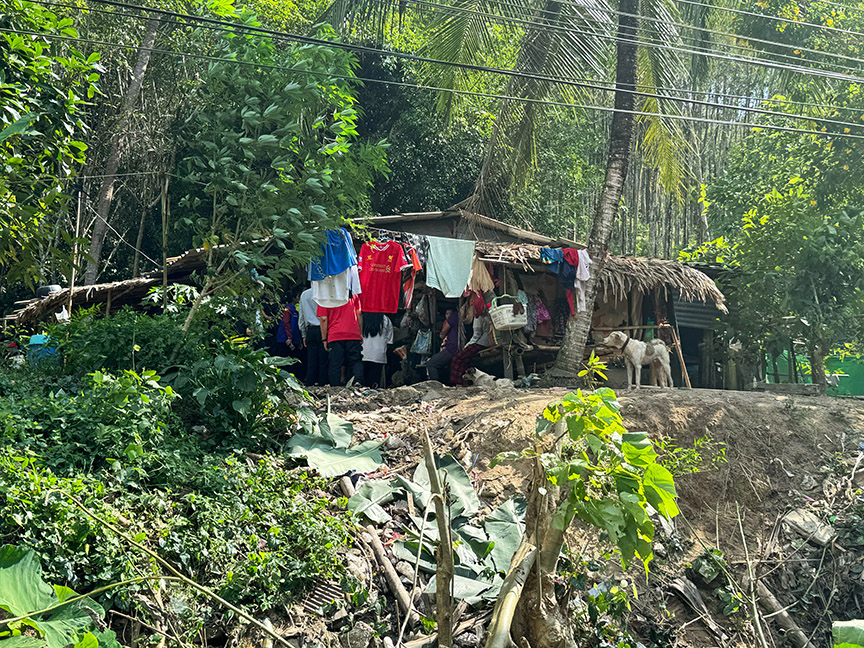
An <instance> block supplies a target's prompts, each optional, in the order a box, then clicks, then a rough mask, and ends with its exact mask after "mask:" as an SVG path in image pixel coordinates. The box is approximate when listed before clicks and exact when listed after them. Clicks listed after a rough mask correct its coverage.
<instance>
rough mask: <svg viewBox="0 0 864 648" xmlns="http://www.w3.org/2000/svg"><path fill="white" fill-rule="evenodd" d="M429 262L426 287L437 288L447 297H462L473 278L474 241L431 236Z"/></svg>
mask: <svg viewBox="0 0 864 648" xmlns="http://www.w3.org/2000/svg"><path fill="white" fill-rule="evenodd" d="M427 238H428V239H429V261H428V263H427V266H426V285H428V286H429V287H430V288H437V289H438V290H440V291H441V292H442V293H444V296H445V297H449V298H451V299H452V298H454V297H459V296H460V295H462V292H463V291H464V290H465V287H466V286H467V285H468V279H469V278H470V277H471V264H472V262H473V260H474V241H465V240H462V239H448V238H441V237H439V236H429V237H427Z"/></svg>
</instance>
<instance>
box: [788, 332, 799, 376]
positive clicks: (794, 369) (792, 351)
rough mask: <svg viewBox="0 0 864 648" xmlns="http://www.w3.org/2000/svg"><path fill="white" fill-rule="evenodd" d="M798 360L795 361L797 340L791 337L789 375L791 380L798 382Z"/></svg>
mask: <svg viewBox="0 0 864 648" xmlns="http://www.w3.org/2000/svg"><path fill="white" fill-rule="evenodd" d="M797 364H798V363H797V362H796V361H795V342H793V341H792V340H791V339H790V340H789V375H790V376H791V379H790V380H789V382H793V383H797V382H798V368H797Z"/></svg>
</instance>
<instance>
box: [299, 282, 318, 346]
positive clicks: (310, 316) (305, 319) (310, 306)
mask: <svg viewBox="0 0 864 648" xmlns="http://www.w3.org/2000/svg"><path fill="white" fill-rule="evenodd" d="M299 310H300V322H299V324H300V331H301V332H302V333H303V337H304V338H305V337H306V329H308V328H309V327H310V326H321V321H320V320H319V319H318V305H317V304H316V303H315V298H314V297H313V296H312V289H311V288H307V289H306V290H304V291H303V292H302V293H301V294H300V309H299Z"/></svg>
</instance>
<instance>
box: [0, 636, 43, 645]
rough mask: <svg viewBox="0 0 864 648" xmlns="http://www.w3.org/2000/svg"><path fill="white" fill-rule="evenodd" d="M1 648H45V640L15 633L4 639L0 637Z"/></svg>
mask: <svg viewBox="0 0 864 648" xmlns="http://www.w3.org/2000/svg"><path fill="white" fill-rule="evenodd" d="M0 641H2V642H3V643H2V644H0V646H3V648H45V640H44V639H38V638H36V637H32V636H30V635H16V636H14V637H8V638H6V639H4V638H2V637H0Z"/></svg>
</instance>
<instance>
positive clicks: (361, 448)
mask: <svg viewBox="0 0 864 648" xmlns="http://www.w3.org/2000/svg"><path fill="white" fill-rule="evenodd" d="M380 447H381V442H380V441H364V442H363V443H361V444H360V445H356V446H354V447H353V448H333V447H328V446H324V445H319V446H317V447H313V448H311V449H309V450H307V451H306V462H307V463H308V464H309V466H310V467H312V468H314V469H315V470H316V471H317V472H318V474H319V475H321V476H322V477H338V476H340V475H344V474H345V473H347V472H349V471H351V470H356V471H357V472H361V473H367V472H373V471H375V470H377V469H378V468H379V467H380V466H381V464H383V463H384V459H383V457H382V456H381V451H380V450H379V448H380Z"/></svg>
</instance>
